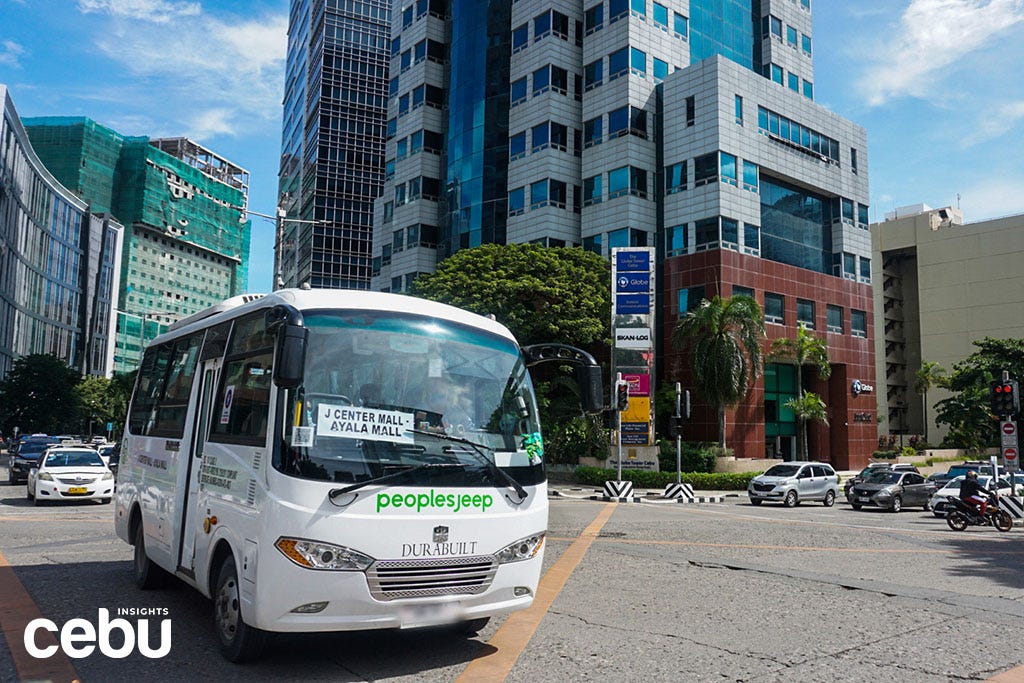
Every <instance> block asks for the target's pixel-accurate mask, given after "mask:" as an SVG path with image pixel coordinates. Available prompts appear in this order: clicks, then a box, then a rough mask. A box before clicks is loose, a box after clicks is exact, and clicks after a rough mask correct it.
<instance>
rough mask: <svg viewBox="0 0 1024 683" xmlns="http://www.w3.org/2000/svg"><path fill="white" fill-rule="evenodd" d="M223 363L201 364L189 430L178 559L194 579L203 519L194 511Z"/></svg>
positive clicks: (180, 567)
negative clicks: (197, 539)
mask: <svg viewBox="0 0 1024 683" xmlns="http://www.w3.org/2000/svg"><path fill="white" fill-rule="evenodd" d="M221 363H222V360H221V359H220V358H215V359H213V360H207V361H205V362H204V363H203V366H202V371H201V374H200V385H199V393H197V394H196V396H197V397H198V401H199V406H198V407H199V409H198V410H196V411H195V425H193V427H194V428H193V430H192V447H191V448H190V449H189V450H190V452H191V453H192V457H191V458H189V460H188V475H187V476H186V478H185V482H186V483H185V486H186V490H185V504H184V505H183V506H182V513H181V531H182V533H181V553H180V555H179V556H178V570H179V571H182V572H184V573H185V574H188V575H189V576H192V575H193V572H194V570H195V567H194V560H195V546H196V531H197V529H198V528H199V524H200V519H201V518H202V515H200V514H199V511H198V510H197V509H196V506H197V504H198V500H199V476H200V472H201V470H202V468H203V467H202V466H203V451H204V450H205V447H206V439H207V436H209V430H210V410H211V409H212V405H213V393H214V391H216V389H217V380H218V377H219V376H220V368H221Z"/></svg>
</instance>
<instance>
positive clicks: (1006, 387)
mask: <svg viewBox="0 0 1024 683" xmlns="http://www.w3.org/2000/svg"><path fill="white" fill-rule="evenodd" d="M1012 391H1013V387H1011V386H1010V385H1009V384H1004V385H1003V393H1004V394H1009V393H1011V392H1012Z"/></svg>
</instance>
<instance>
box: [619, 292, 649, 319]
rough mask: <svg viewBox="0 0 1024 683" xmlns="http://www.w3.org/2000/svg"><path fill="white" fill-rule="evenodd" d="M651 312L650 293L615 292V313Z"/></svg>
mask: <svg viewBox="0 0 1024 683" xmlns="http://www.w3.org/2000/svg"><path fill="white" fill-rule="evenodd" d="M650 312H651V295H650V294H616V295H615V311H614V313H615V314H616V315H647V314H648V313H650Z"/></svg>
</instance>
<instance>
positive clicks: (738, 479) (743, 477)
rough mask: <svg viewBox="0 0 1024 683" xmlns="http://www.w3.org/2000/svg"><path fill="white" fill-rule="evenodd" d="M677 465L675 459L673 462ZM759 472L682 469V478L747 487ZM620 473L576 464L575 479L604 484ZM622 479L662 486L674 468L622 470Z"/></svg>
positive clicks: (706, 485)
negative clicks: (662, 470)
mask: <svg viewBox="0 0 1024 683" xmlns="http://www.w3.org/2000/svg"><path fill="white" fill-rule="evenodd" d="M673 466H674V463H673ZM759 474H761V473H760V472H683V473H682V476H681V477H680V479H681V480H682V482H683V483H684V484H690V485H691V486H693V488H694V489H697V490H700V491H746V490H747V485H748V484H749V483H750V480H751V479H753V478H754V477H756V476H757V475H759ZM617 477H618V472H617V471H616V470H606V469H601V468H599V467H577V468H576V481H577V482H578V483H580V484H587V485H591V486H602V485H603V484H604V483H605V482H606V481H609V480H614V479H616V478H617ZM622 479H623V480H624V481H631V482H633V486H634V487H636V488H638V489H662V488H665V486H666V485H667V484H672V483H675V480H676V473H675V472H646V471H641V470H622Z"/></svg>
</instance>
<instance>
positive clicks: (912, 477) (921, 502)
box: [850, 470, 935, 512]
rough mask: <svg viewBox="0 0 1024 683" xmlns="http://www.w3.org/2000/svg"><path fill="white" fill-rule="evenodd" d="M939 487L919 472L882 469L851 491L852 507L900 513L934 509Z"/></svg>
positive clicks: (869, 475)
mask: <svg viewBox="0 0 1024 683" xmlns="http://www.w3.org/2000/svg"><path fill="white" fill-rule="evenodd" d="M933 493H935V485H934V484H932V483H931V482H929V481H927V480H925V478H924V477H922V476H921V474H920V473H918V472H907V471H901V470H878V471H877V472H872V473H870V474H868V476H867V477H866V478H865V479H864V481H862V482H860V483H859V484H855V485H854V486H853V488H852V489H850V505H851V506H852V507H853V509H854V510H860V509H861V508H862V507H864V506H868V507H880V508H884V509H886V510H890V511H891V512H899V511H900V510H902V509H903V508H904V507H907V506H910V507H916V506H920V507H922V508H924V509H925V510H927V509H929V507H930V506H931V497H932V494H933Z"/></svg>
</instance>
